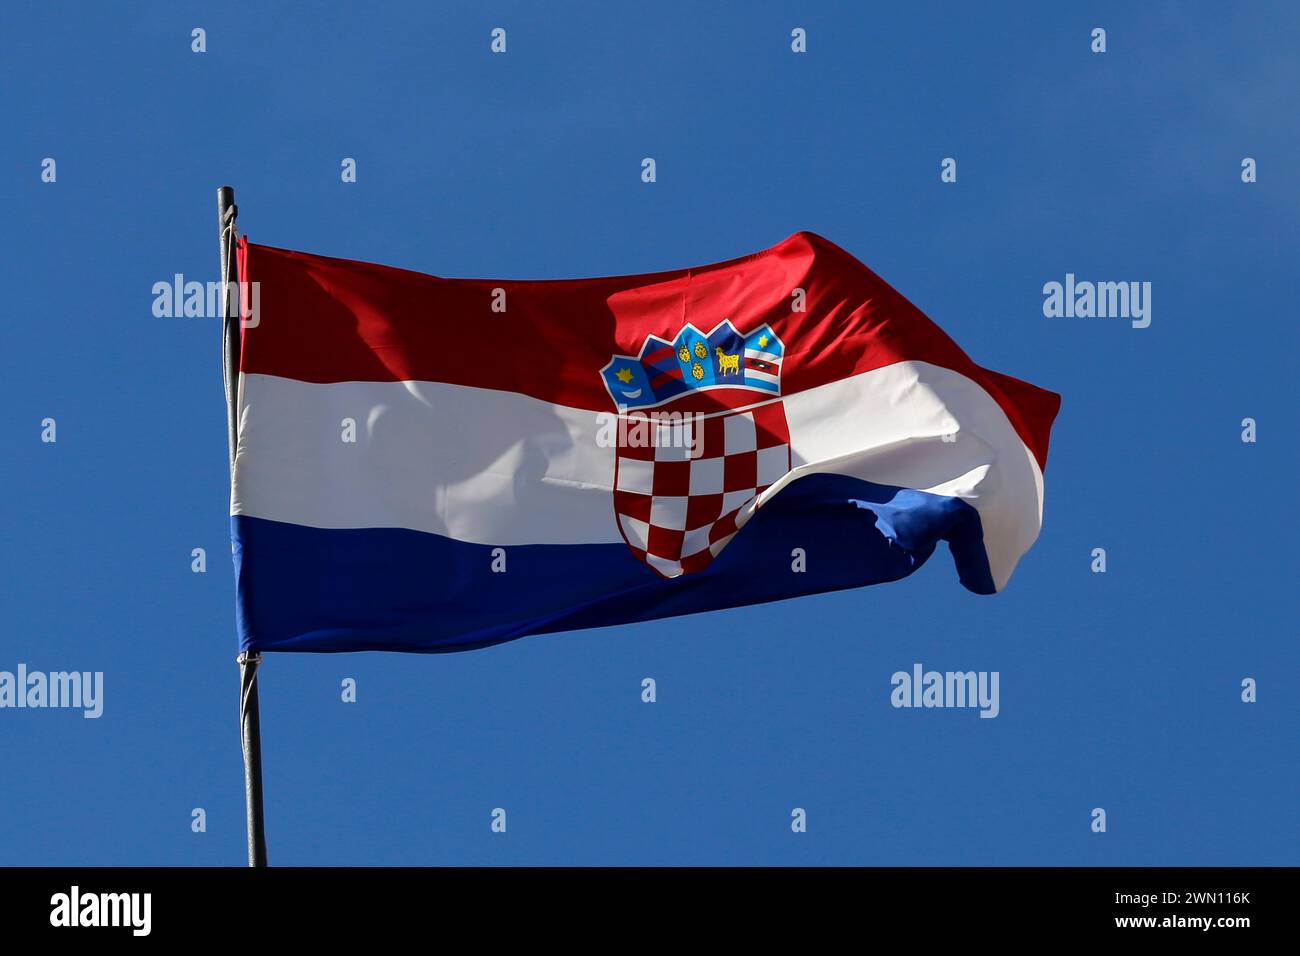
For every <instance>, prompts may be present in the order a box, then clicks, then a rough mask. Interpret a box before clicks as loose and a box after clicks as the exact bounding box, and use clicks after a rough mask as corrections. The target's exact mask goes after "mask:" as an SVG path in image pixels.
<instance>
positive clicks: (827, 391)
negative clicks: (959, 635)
mask: <svg viewBox="0 0 1300 956" xmlns="http://www.w3.org/2000/svg"><path fill="white" fill-rule="evenodd" d="M239 271H240V279H241V281H244V282H249V283H255V284H256V295H252V296H249V298H250V299H251V300H252V301H251V302H250V305H254V304H255V308H253V309H252V310H251V311H252V314H251V316H250V318H249V319H247V320H246V323H245V328H244V330H243V339H242V354H241V359H240V375H239V399H238V401H239V404H238V409H239V439H238V447H237V455H236V460H235V470H234V488H233V493H232V500H231V516H232V518H231V522H232V535H233V539H234V556H235V568H236V579H237V587H238V619H239V629H240V638H241V645H242V647H243V649H244V650H249V651H355V650H394V651H423V652H431V651H449V650H462V649H467V648H471V647H481V646H484V645H487V644H494V643H498V642H501V641H507V640H511V639H514V638H518V637H523V636H525V635H529V634H540V633H546V632H552V631H563V630H571V629H576V628H587V627H600V626H605V625H612V624H624V623H629V622H635V621H646V620H652V619H656V618H663V617H669V616H672V615H678V614H688V613H692V612H697V611H705V610H711V609H716V608H724V607H733V606H737V605H744V604H756V603H761V602H765V601H774V600H779V599H782V598H789V597H794V596H797V595H802V594H811V593H816V592H821V591H830V590H836V589H841V588H850V587H858V586H861V585H866V584H876V583H881V582H885V581H893V580H897V579H899V578H902V577H904V576H906V575H908V574H910V573H911V572H912V571H914V570H915V569H916V568H918V567H920V566H921V565H922V564H923V563H924V562H925V561H926V559H927V558H928V557H929V556H930V554H931V553H932V552H933V551H934V550H935V548H936V547H937V546H938V545H939V543H940V542H946V543H947V545H948V548H949V550H950V551H951V553H952V556H953V559H954V563H955V565H956V570H957V576H958V578H959V579H960V581H961V583H962V584H963V585H965V586H966V587H967V588H969V589H970V590H972V591H976V592H978V593H981V594H986V593H993V592H995V591H998V590H1001V589H1002V588H1003V587H1004V586H1005V585H1006V583H1007V581H1008V580H1009V578H1010V577H1011V573H1012V571H1013V569H1014V568H1015V566H1016V563H1017V561H1018V560H1019V559H1020V557H1021V555H1022V554H1024V552H1025V551H1026V550H1028V548H1029V547H1030V545H1031V544H1032V543H1033V542H1034V539H1035V538H1036V537H1037V535H1038V531H1039V527H1040V524H1041V518H1042V506H1043V468H1044V467H1045V464H1046V459H1047V445H1048V434H1049V431H1050V428H1051V424H1052V420H1053V418H1054V417H1055V415H1056V411H1057V408H1058V406H1059V398H1058V396H1056V395H1054V394H1052V393H1050V392H1046V391H1043V390H1041V389H1039V388H1036V387H1034V386H1032V385H1028V384H1026V383H1024V382H1022V381H1019V380H1017V379H1014V378H1010V377H1008V376H1006V375H1001V374H998V373H996V372H989V371H986V370H985V369H982V368H980V367H978V366H977V365H975V364H974V363H973V362H972V361H971V360H970V359H969V358H968V357H967V356H966V355H965V353H964V352H962V351H961V349H959V348H958V347H957V346H956V344H954V343H953V342H952V340H951V339H949V338H948V337H947V336H946V335H945V334H944V333H943V332H942V331H941V330H940V329H939V328H938V327H937V326H936V325H934V324H933V323H932V322H931V321H930V320H929V319H927V318H926V317H925V316H924V315H922V314H921V313H920V312H919V311H918V310H917V309H916V308H915V307H914V306H912V305H911V304H910V303H909V302H907V300H905V299H904V298H903V297H902V296H900V295H899V294H898V293H897V292H895V291H894V290H893V289H892V288H890V287H889V286H888V285H887V284H886V283H885V282H884V281H883V280H881V279H880V278H879V277H878V276H876V275H875V273H873V272H872V271H871V270H870V269H868V268H866V267H865V266H863V265H862V264H861V263H859V262H857V261H856V260H855V259H854V258H853V257H852V256H850V255H848V254H847V253H846V252H844V251H843V250H841V249H839V248H838V247H836V246H834V245H832V244H831V243H829V242H827V241H826V240H824V239H822V238H820V237H818V236H815V235H811V234H809V233H798V234H796V235H794V236H791V237H790V238H789V239H787V240H785V241H784V242H782V243H781V244H780V245H778V246H775V247H773V248H772V249H769V250H767V251H766V252H762V253H759V254H757V255H753V256H748V257H745V258H742V259H736V260H732V261H730V262H724V263H719V264H716V265H710V266H703V267H700V268H695V269H681V270H677V271H673V272H663V273H656V274H652V275H639V276H622V277H611V278H599V279H578V280H556V281H542V282H524V281H508V280H500V281H498V280H488V279H483V280H469V279H443V278H437V277H434V276H428V275H422V274H419V273H414V272H407V271H403V270H400V269H393V268H389V267H385V266H379V265H371V264H366V263H360V262H351V261H346V260H341V259H329V258H325V257H321V256H313V255H307V254H304V253H299V252H288V251H285V250H280V249H273V248H270V247H267V246H260V245H254V244H251V243H248V242H247V241H246V240H241V243H240V247H239ZM249 288H253V287H252V286H250V287H249Z"/></svg>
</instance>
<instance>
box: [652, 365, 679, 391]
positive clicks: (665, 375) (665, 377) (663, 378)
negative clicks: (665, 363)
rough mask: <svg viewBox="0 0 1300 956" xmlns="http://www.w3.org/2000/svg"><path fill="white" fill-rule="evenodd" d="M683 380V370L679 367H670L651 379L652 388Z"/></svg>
mask: <svg viewBox="0 0 1300 956" xmlns="http://www.w3.org/2000/svg"><path fill="white" fill-rule="evenodd" d="M681 380H682V370H681V369H679V368H670V369H669V370H668V371H666V372H660V373H659V374H658V375H656V376H655V377H654V378H652V379H650V387H651V388H655V389H657V388H659V387H660V386H663V385H667V384H668V383H669V382H680V381H681Z"/></svg>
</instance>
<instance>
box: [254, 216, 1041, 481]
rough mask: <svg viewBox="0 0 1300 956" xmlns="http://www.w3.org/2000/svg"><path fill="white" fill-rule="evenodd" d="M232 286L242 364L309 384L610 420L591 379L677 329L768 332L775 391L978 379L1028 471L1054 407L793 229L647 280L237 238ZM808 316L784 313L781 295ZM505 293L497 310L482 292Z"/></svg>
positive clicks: (841, 255)
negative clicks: (416, 260) (501, 397)
mask: <svg viewBox="0 0 1300 956" xmlns="http://www.w3.org/2000/svg"><path fill="white" fill-rule="evenodd" d="M240 260H241V261H240V265H241V278H243V279H245V280H251V281H254V282H258V283H259V284H260V311H259V314H258V316H257V323H258V324H257V325H256V326H255V327H246V328H245V329H244V336H243V339H244V340H243V352H242V357H241V365H240V367H241V369H242V370H243V371H245V372H260V373H264V374H269V375H279V376H283V377H286V378H294V379H299V380H302V381H307V382H340V381H351V380H361V381H402V380H408V379H418V380H426V381H441V382H451V383H454V384H458V385H472V386H476V387H479V388H494V389H500V390H502V391H511V392H521V393H523V394H526V395H531V396H533V397H535V398H538V399H541V400H543V401H548V402H553V403H555V404H559V405H569V406H574V407H577V408H587V409H592V410H598V411H608V410H612V409H613V407H614V406H613V400H612V399H611V398H610V396H609V393H608V392H607V391H606V390H605V386H604V383H603V381H602V377H601V375H600V370H601V369H602V368H604V367H605V366H606V365H607V364H608V363H609V360H610V358H611V357H612V356H613V355H615V354H622V355H638V354H639V353H640V350H641V346H642V344H643V343H644V342H645V340H646V336H648V335H656V336H659V337H660V338H662V339H666V340H668V341H672V340H673V339H674V338H675V337H676V336H677V333H678V332H680V331H681V329H682V325H683V324H684V323H685V322H687V321H689V322H691V323H692V324H694V326H695V327H696V328H697V329H700V330H701V331H704V332H708V331H710V330H711V329H712V328H713V327H714V326H715V325H717V324H718V323H719V322H721V321H722V319H723V318H724V317H729V318H730V319H731V321H732V323H733V324H735V325H736V327H737V328H738V329H739V330H740V331H741V332H742V333H748V332H750V331H752V330H753V329H755V328H757V327H759V326H760V325H762V324H764V323H766V324H768V325H770V326H771V328H772V330H773V331H775V332H776V334H777V335H778V336H780V338H781V340H782V341H783V342H784V344H785V354H784V357H783V366H784V368H783V369H782V391H783V392H784V394H786V395H790V394H793V393H795V392H800V391H804V390H805V389H809V388H814V387H816V386H818V385H822V384H825V383H827V382H833V381H836V380H838V379H843V378H848V377H849V376H851V375H856V374H858V373H861V372H866V371H870V370H871V369H876V368H882V367H884V366H887V365H893V364H895V363H897V362H901V361H908V360H911V361H920V362H928V363H930V364H933V365H939V366H942V367H944V368H948V369H951V370H953V371H955V372H958V373H960V374H962V375H965V376H966V377H967V378H969V379H971V380H972V381H974V382H976V383H978V384H979V385H980V386H981V387H982V388H984V389H985V391H987V392H988V393H989V395H990V396H992V397H993V399H994V400H996V401H997V402H998V404H999V405H1000V406H1001V407H1002V408H1003V410H1004V411H1005V412H1006V414H1007V417H1008V418H1009V419H1010V421H1011V423H1012V425H1013V426H1014V427H1015V429H1016V431H1017V433H1018V434H1019V435H1020V437H1021V439H1022V440H1023V441H1024V442H1025V445H1026V446H1027V447H1028V448H1029V449H1030V450H1031V451H1032V452H1033V454H1034V456H1035V457H1036V458H1037V459H1038V462H1039V464H1040V466H1042V465H1045V463H1046V459H1047V446H1048V432H1049V429H1050V427H1051V423H1052V420H1053V419H1054V418H1055V416H1056V412H1057V409H1058V407H1059V405H1060V397H1059V396H1057V395H1055V394H1053V393H1051V392H1047V391H1044V390H1042V389H1039V388H1036V387H1034V386H1032V385H1029V384H1027V383H1025V382H1021V381H1018V380H1017V379H1013V378H1010V377H1008V376H1005V375H1000V374H998V373H995V372H989V371H986V370H985V369H982V368H980V367H979V366H977V365H976V364H975V363H974V362H972V361H971V360H970V358H969V357H968V356H967V355H966V353H964V352H963V351H962V350H961V349H960V348H958V346H957V344H956V343H955V342H953V341H952V339H950V338H948V336H947V335H945V334H944V332H943V331H942V330H941V329H940V328H939V327H938V326H937V325H935V324H934V323H933V322H931V321H930V320H929V319H928V318H926V317H925V315H923V314H922V313H921V312H920V310H918V309H917V308H916V307H915V306H914V305H912V304H911V303H910V302H908V301H907V300H906V299H905V298H903V297H902V296H901V295H899V294H898V293H897V292H896V291H895V290H894V289H893V288H891V287H890V286H889V285H888V284H887V283H886V282H885V281H884V280H883V279H881V278H880V277H879V276H877V275H876V274H875V273H874V272H872V271H871V270H870V269H868V268H867V267H866V266H864V265H862V264H861V263H860V262H858V261H857V260H856V259H854V258H853V257H852V256H850V255H849V254H848V253H847V252H845V251H844V250H842V249H840V248H839V247H838V246H835V245H834V244H832V243H830V242H827V241H826V240H825V239H822V238H821V237H820V236H815V235H813V234H811V233H807V232H801V233H796V234H795V235H793V236H791V237H790V238H789V239H786V240H785V241H784V242H782V243H780V244H779V245H777V246H774V247H772V248H771V249H768V250H766V251H765V252H761V253H758V254H756V255H752V256H746V257H744V258H741V259H733V260H731V261H729V262H722V263H718V264H716V265H710V266H703V267H699V268H693V269H680V270H677V271H675V272H661V273H655V274H652V275H639V276H612V277H608V278H599V279H565V280H556V281H543V282H527V281H516V280H504V279H503V280H495V279H442V278H438V277H436V276H430V275H423V274H421V273H418V272H408V271H406V270H403V269H394V268H391V267H389V266H381V265H373V264H370V263H364V262H353V261H350V260H347V259H330V258H326V257H324V256H313V255H309V254H307V253H302V252H289V251H287V250H283V249H274V248H271V247H269V246H260V245H255V244H247V243H246V240H245V239H241V240H240ZM796 287H798V288H801V289H803V290H804V292H805V299H804V301H805V304H806V310H805V311H803V312H791V311H790V306H789V302H790V290H791V289H794V288H796ZM498 289H500V290H502V291H503V292H504V293H505V307H506V309H505V311H504V312H499V311H497V312H494V311H493V308H492V307H493V304H494V302H500V301H501V300H500V296H499V294H498V293H496V291H495V290H498Z"/></svg>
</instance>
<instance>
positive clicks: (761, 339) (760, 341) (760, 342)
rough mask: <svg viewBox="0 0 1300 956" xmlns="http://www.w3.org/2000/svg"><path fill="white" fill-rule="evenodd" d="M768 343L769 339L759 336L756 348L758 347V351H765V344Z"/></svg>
mask: <svg viewBox="0 0 1300 956" xmlns="http://www.w3.org/2000/svg"><path fill="white" fill-rule="evenodd" d="M770 341H771V339H769V338H768V337H767V336H766V335H760V336H759V337H758V347H759V348H760V349H765V348H767V343H768V342H770Z"/></svg>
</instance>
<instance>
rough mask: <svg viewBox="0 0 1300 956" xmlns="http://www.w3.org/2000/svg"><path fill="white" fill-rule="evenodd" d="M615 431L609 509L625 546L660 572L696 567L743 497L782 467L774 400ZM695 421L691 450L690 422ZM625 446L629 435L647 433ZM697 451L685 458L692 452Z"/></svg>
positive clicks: (771, 480) (779, 413) (717, 547)
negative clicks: (638, 443) (642, 441)
mask: <svg viewBox="0 0 1300 956" xmlns="http://www.w3.org/2000/svg"><path fill="white" fill-rule="evenodd" d="M636 421H637V419H631V418H630V419H629V422H628V428H627V429H626V433H623V432H620V441H623V440H624V439H626V442H625V444H620V445H619V448H618V456H617V464H616V466H615V471H614V511H615V514H616V515H617V517H618V523H619V528H620V530H621V531H622V533H623V538H624V540H626V541H627V544H628V547H630V548H631V549H632V553H633V554H635V555H636V556H637V557H638V558H640V559H641V560H642V561H644V562H645V563H646V564H648V565H650V567H652V568H654V569H655V571H657V572H658V573H659V574H661V575H663V576H664V577H667V578H674V577H677V576H678V575H680V574H689V573H690V572H692V571H699V570H701V569H703V568H704V567H705V566H706V565H708V563H709V562H710V561H712V560H713V558H714V557H715V556H716V555H717V554H718V552H720V551H721V550H722V549H723V548H724V547H725V546H726V545H727V542H729V541H730V540H731V538H732V536H733V535H735V533H736V531H737V530H738V529H739V527H740V526H741V525H743V524H744V523H745V522H746V521H747V520H749V517H750V515H751V514H752V513H753V508H752V507H751V503H752V502H753V501H754V499H755V498H757V497H758V496H759V495H760V494H762V493H763V492H764V491H766V490H767V489H768V487H770V486H771V485H773V484H775V483H776V482H777V481H779V480H780V479H781V478H783V477H784V476H785V475H786V473H787V472H788V471H789V470H790V430H789V427H788V426H787V425H786V421H785V409H784V407H783V406H782V404H781V402H780V401H774V402H769V403H767V404H764V405H759V406H757V407H754V408H750V409H746V410H744V411H738V412H728V413H725V414H718V415H711V416H708V417H705V418H703V419H702V420H701V419H697V418H695V417H694V416H690V415H686V416H684V417H683V421H682V423H681V424H669V423H655V422H653V421H651V422H649V423H647V424H645V425H643V426H641V427H640V428H637V427H634V423H635V422H636ZM701 425H702V429H703V434H702V435H701V436H699V437H700V444H699V446H698V447H697V448H696V449H692V448H691V447H690V445H691V442H692V439H693V437H694V436H693V435H692V432H691V429H693V428H697V427H698V426H701ZM651 433H653V437H649V439H648V440H649V441H650V444H649V445H646V446H645V447H631V445H632V442H633V441H635V440H636V438H634V437H633V436H638V435H639V436H650V435H651ZM693 452H694V454H696V455H697V457H692V454H693Z"/></svg>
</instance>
